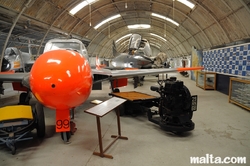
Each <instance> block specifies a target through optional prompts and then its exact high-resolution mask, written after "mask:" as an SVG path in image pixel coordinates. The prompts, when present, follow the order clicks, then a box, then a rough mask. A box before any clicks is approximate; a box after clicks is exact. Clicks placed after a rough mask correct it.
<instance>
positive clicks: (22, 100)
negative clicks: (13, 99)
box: [18, 92, 30, 105]
mask: <svg viewBox="0 0 250 166" xmlns="http://www.w3.org/2000/svg"><path fill="white" fill-rule="evenodd" d="M28 95H29V94H28V93H26V92H22V93H21V94H20V96H19V103H18V104H19V105H29V102H30V97H29V96H28Z"/></svg>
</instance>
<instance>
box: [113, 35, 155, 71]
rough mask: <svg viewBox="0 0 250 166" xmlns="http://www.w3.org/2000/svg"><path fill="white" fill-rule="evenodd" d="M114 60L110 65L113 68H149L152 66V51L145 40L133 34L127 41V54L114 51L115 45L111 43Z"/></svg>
mask: <svg viewBox="0 0 250 166" xmlns="http://www.w3.org/2000/svg"><path fill="white" fill-rule="evenodd" d="M113 55H114V59H112V61H111V65H112V66H113V67H114V68H138V69H145V68H151V66H152V64H154V60H153V59H151V58H150V57H151V56H152V50H151V48H150V44H149V42H148V41H147V40H146V39H142V37H141V35H139V34H133V35H132V36H131V37H130V39H129V52H128V53H119V52H117V50H116V45H115V43H114V42H113Z"/></svg>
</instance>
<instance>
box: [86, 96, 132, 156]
mask: <svg viewBox="0 0 250 166" xmlns="http://www.w3.org/2000/svg"><path fill="white" fill-rule="evenodd" d="M125 101H126V100H125V99H121V98H118V97H112V98H110V99H109V100H106V101H104V102H102V103H101V104H99V105H96V106H94V107H92V108H90V109H88V110H85V111H84V112H86V113H88V114H91V115H94V116H96V123H97V131H98V140H99V148H100V152H93V154H94V155H97V156H100V157H107V158H110V159H113V156H112V155H108V154H105V152H106V151H107V150H108V149H109V148H110V147H111V145H113V144H114V143H115V141H116V140H118V139H125V140H128V138H127V137H124V136H121V124H120V111H119V109H115V108H117V107H118V106H119V105H121V104H122V103H124V102H125ZM114 109H115V111H116V117H117V126H118V135H111V137H112V138H115V139H114V140H113V141H112V142H111V143H110V144H109V145H108V146H107V147H106V148H105V149H103V145H102V132H101V122H100V118H101V117H103V116H105V115H106V114H108V113H109V112H111V111H112V110H114Z"/></svg>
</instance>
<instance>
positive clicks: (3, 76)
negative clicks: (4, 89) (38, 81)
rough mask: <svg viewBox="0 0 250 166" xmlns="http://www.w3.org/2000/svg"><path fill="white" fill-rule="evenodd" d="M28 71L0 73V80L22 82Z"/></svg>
mask: <svg viewBox="0 0 250 166" xmlns="http://www.w3.org/2000/svg"><path fill="white" fill-rule="evenodd" d="M27 76H29V73H4V72H1V73H0V81H3V82H22V81H23V79H24V78H25V77H27Z"/></svg>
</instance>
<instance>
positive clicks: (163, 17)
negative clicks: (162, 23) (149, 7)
mask: <svg viewBox="0 0 250 166" xmlns="http://www.w3.org/2000/svg"><path fill="white" fill-rule="evenodd" d="M151 15H152V16H154V17H158V18H160V19H163V20H166V21H169V22H171V23H172V24H174V25H176V26H179V25H180V24H179V23H177V22H176V21H174V20H172V19H171V18H168V17H165V16H163V15H160V14H156V13H152V14H151Z"/></svg>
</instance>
